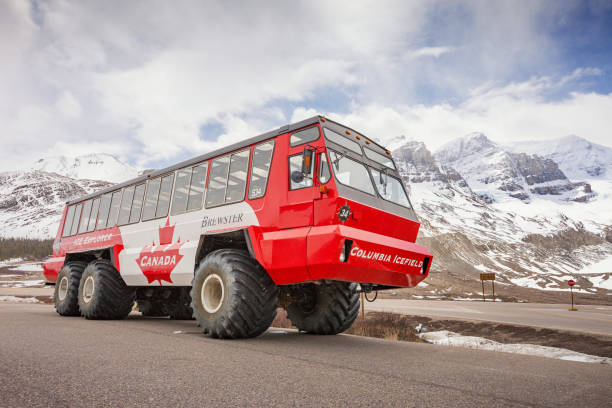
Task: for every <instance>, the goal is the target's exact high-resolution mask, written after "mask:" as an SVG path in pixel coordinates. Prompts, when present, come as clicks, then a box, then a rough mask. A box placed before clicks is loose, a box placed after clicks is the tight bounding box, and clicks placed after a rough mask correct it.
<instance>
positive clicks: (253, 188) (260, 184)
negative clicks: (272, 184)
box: [249, 140, 274, 200]
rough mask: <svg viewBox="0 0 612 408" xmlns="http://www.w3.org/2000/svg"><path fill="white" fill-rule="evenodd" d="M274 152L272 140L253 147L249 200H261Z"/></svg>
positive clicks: (264, 192)
mask: <svg viewBox="0 0 612 408" xmlns="http://www.w3.org/2000/svg"><path fill="white" fill-rule="evenodd" d="M273 152H274V140H271V141H269V142H266V143H262V144H260V145H257V146H255V148H254V149H253V162H252V165H251V182H250V183H249V200H254V199H256V198H261V197H263V196H264V194H266V187H267V185H268V174H269V173H270V165H271V163H272V153H273Z"/></svg>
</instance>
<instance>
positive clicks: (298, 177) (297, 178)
mask: <svg viewBox="0 0 612 408" xmlns="http://www.w3.org/2000/svg"><path fill="white" fill-rule="evenodd" d="M291 181H293V182H294V183H296V184H299V183H301V182H302V181H304V173H302V172H301V171H298V170H295V171H293V172H291Z"/></svg>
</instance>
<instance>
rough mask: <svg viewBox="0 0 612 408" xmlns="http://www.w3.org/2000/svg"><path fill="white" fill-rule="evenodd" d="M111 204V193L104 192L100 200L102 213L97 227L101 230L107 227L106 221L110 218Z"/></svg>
mask: <svg viewBox="0 0 612 408" xmlns="http://www.w3.org/2000/svg"><path fill="white" fill-rule="evenodd" d="M110 205H111V194H110V193H109V194H104V195H103V196H102V199H101V200H100V215H99V216H98V226H97V229H99V230H101V229H104V228H106V221H107V220H108V212H109V210H110Z"/></svg>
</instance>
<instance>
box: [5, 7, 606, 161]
mask: <svg viewBox="0 0 612 408" xmlns="http://www.w3.org/2000/svg"><path fill="white" fill-rule="evenodd" d="M558 8H560V6H556V2H554V1H553V2H546V1H545V2H529V3H528V4H524V5H522V6H521V7H516V5H515V4H514V2H512V1H509V2H465V3H462V4H460V5H457V6H452V7H450V6H448V5H447V4H446V3H444V2H437V1H432V2H420V1H391V2H388V3H385V5H384V6H381V5H380V4H379V3H378V2H375V1H367V0H360V1H352V2H349V3H341V2H327V1H323V0H317V1H297V2H290V3H287V2H282V1H278V2H271V3H270V2H268V3H266V6H265V7H262V5H261V4H249V3H244V4H240V5H239V6H236V5H235V4H233V3H227V2H225V3H224V2H214V1H210V2H201V1H183V2H180V3H179V4H171V3H168V2H165V1H162V0H158V1H150V2H144V1H130V2H118V1H117V2H113V1H106V2H65V1H60V0H49V1H46V2H39V3H35V7H34V9H32V6H30V3H27V2H9V1H4V2H3V1H2V0H0V57H1V58H2V61H3V63H2V64H0V134H1V135H2V146H3V149H2V151H0V170H7V169H12V168H15V167H18V166H20V165H22V164H23V163H27V162H28V161H30V160H33V159H34V158H38V157H40V156H41V154H53V155H57V154H77V153H81V152H83V153H84V152H87V150H88V149H89V150H90V151H91V152H109V153H113V154H116V155H118V156H120V157H122V158H124V159H127V160H128V161H129V162H130V163H131V164H135V165H138V166H143V167H148V166H150V165H152V163H155V164H159V163H162V164H163V163H170V162H172V161H175V160H179V159H181V158H185V157H189V156H193V155H196V154H198V153H201V152H204V151H208V150H211V149H214V148H218V147H221V146H222V145H224V144H227V143H231V142H232V141H236V140H238V139H239V138H242V137H246V136H251V135H254V134H257V133H259V132H263V131H266V130H269V129H272V128H275V127H278V126H279V125H281V124H284V123H286V122H288V121H290V120H298V119H300V118H303V117H307V116H312V115H313V114H316V113H323V114H327V112H316V111H315V110H314V109H313V106H318V107H320V106H325V108H324V109H326V110H329V111H332V112H333V111H336V112H338V111H350V110H352V113H350V114H344V115H338V116H341V117H343V118H346V119H347V120H348V121H352V120H354V121H355V122H354V123H355V124H353V123H351V122H349V123H348V124H350V125H351V126H354V127H355V128H357V129H364V131H367V130H368V129H371V130H372V131H373V132H378V133H380V134H381V138H384V137H386V135H397V134H402V133H404V134H407V135H409V134H415V135H416V136H417V137H418V135H426V136H427V138H435V140H437V139H443V138H449V137H453V136H457V135H459V134H463V133H466V132H470V131H472V130H476V129H480V130H485V131H486V130H487V129H490V130H491V132H493V133H495V134H499V135H502V136H499V137H505V136H503V135H506V134H510V133H512V134H515V133H516V131H519V130H520V131H523V132H527V133H529V132H530V130H529V126H528V124H529V123H534V129H538V132H537V134H538V135H549V134H553V133H555V132H561V134H566V133H576V134H579V135H581V136H585V137H588V136H589V135H591V134H595V133H597V132H598V129H601V128H596V126H602V124H601V122H602V120H600V119H595V120H593V121H591V122H590V123H589V122H588V121H586V120H583V119H582V118H583V115H584V109H582V108H581V107H580V106H578V103H586V104H589V106H592V107H593V109H594V111H593V112H595V115H598V113H597V112H599V110H598V108H597V107H596V106H595V105H597V106H603V105H605V104H606V101H607V99H606V98H608V96H606V95H597V94H582V93H576V94H574V95H571V96H569V97H568V98H566V99H565V100H563V101H561V102H558V103H557V102H555V103H552V102H546V100H547V96H546V94H545V92H547V91H550V90H551V89H554V85H555V83H557V84H561V85H563V86H566V87H569V88H571V87H572V86H574V85H575V84H576V83H579V82H580V81H582V80H584V79H585V78H586V77H588V76H594V75H601V74H602V72H601V71H599V69H598V68H597V67H591V68H584V69H579V70H576V71H574V72H573V73H571V74H568V75H566V77H564V78H563V79H560V80H556V81H554V80H552V79H550V78H549V77H544V76H541V75H540V76H539V77H534V79H532V80H530V81H516V80H515V79H514V78H515V75H516V74H517V72H518V73H522V72H523V70H525V71H528V72H530V71H529V70H530V69H531V70H533V69H536V68H537V69H548V68H550V67H551V66H555V63H556V62H558V52H557V51H558V49H557V48H558V47H557V45H556V43H555V38H553V37H552V36H551V35H548V33H544V32H542V27H541V24H539V21H538V16H541V15H542V14H545V13H549V10H552V11H550V14H551V15H556V14H559V13H560V11H559V10H558ZM440 9H444V10H443V12H441V13H439V14H437V15H435V14H436V13H438V12H439V11H440ZM555 13H556V14H555ZM434 15H435V16H434ZM432 16H434V17H436V18H434V17H432ZM456 16H461V18H455V17H456ZM434 23H435V24H434ZM432 44H434V45H432ZM534 67H535V68H534ZM551 82H552V83H551ZM424 89H425V90H424ZM432 95H433V97H432ZM430 99H433V101H432V100H430ZM440 100H452V101H453V104H452V105H451V104H445V103H441V102H439V101H440ZM521 101H522V102H524V103H521ZM577 101H579V102H577ZM572 102H573V104H572ZM425 103H427V104H425ZM602 104H603V105H602ZM289 106H300V107H301V108H297V109H295V110H294V111H293V112H292V113H287V111H288V110H290V108H288V107H289ZM606 106H607V105H606ZM531 109H535V111H538V112H541V113H542V116H541V117H536V116H534V115H531V114H530V110H531ZM507 110H512V111H511V112H509V111H507ZM547 112H550V113H547ZM558 112H560V113H562V114H564V115H567V116H565V117H564V118H561V119H559V118H556V117H555V116H554V115H555V114H556V113H558ZM571 115H581V116H579V117H578V118H576V119H575V120H572V116H571ZM597 118H598V116H597ZM516 121H522V122H521V123H517V122H516ZM546 121H550V122H549V124H548V127H546ZM211 123H216V124H222V125H223V129H221V130H220V131H219V132H220V133H222V134H221V135H219V138H218V139H216V140H215V139H214V138H204V137H202V135H201V134H200V130H201V129H202V127H203V126H206V125H207V124H211ZM361 123H362V124H363V125H364V126H360V125H359V124H361ZM580 124H583V125H580ZM502 126H507V129H506V130H504V129H502ZM569 128H571V129H573V130H571V131H567V129H569ZM581 132H584V133H585V134H581ZM493 133H492V134H491V137H496V136H495V134H493ZM531 133H534V134H535V133H536V132H535V131H534V132H531ZM555 136H559V135H557V134H556V135H555Z"/></svg>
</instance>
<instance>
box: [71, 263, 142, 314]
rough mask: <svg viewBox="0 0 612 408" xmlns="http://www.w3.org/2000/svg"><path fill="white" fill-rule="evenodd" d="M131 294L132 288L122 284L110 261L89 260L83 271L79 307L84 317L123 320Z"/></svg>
mask: <svg viewBox="0 0 612 408" xmlns="http://www.w3.org/2000/svg"><path fill="white" fill-rule="evenodd" d="M92 282H93V283H92ZM135 297H136V291H135V290H134V289H133V288H130V287H129V286H127V285H126V284H125V282H124V281H123V279H122V278H121V276H120V275H119V272H118V271H117V269H115V267H114V266H113V265H111V263H110V262H108V261H105V260H99V261H93V262H91V263H90V264H89V265H87V267H86V268H85V270H84V271H83V276H82V277H81V283H80V285H79V309H80V310H81V314H82V315H83V316H85V318H87V319H99V320H105V319H108V320H113V319H123V318H124V317H126V316H127V315H128V314H129V313H130V312H131V311H132V306H133V305H134V299H135Z"/></svg>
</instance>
